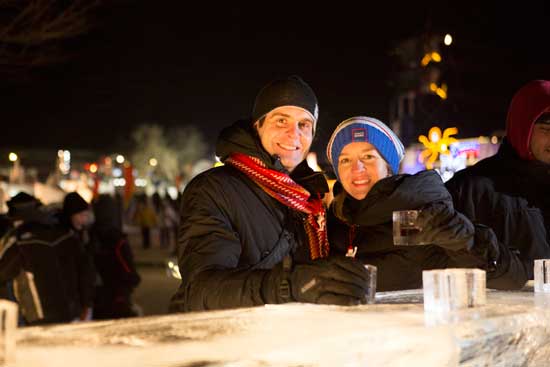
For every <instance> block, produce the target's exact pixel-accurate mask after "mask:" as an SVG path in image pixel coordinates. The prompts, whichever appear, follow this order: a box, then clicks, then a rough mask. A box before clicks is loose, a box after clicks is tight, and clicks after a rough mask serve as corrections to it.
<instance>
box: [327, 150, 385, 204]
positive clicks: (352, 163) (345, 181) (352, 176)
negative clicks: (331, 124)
mask: <svg viewBox="0 0 550 367" xmlns="http://www.w3.org/2000/svg"><path fill="white" fill-rule="evenodd" d="M389 174H390V172H389V169H388V164H387V163H386V161H385V160H384V158H382V156H381V155H380V153H378V151H377V150H376V148H375V147H374V146H373V145H372V144H370V143H366V142H355V143H350V144H348V145H346V146H345V147H344V149H342V152H341V153H340V156H339V157H338V177H339V178H340V183H341V184H342V186H343V187H344V190H346V192H347V193H348V194H350V195H351V196H352V197H353V198H354V199H356V200H363V199H364V198H365V197H366V196H367V194H368V193H369V191H370V190H371V189H372V187H373V186H374V184H375V183H377V182H378V181H379V180H381V179H382V178H384V177H387V176H389Z"/></svg>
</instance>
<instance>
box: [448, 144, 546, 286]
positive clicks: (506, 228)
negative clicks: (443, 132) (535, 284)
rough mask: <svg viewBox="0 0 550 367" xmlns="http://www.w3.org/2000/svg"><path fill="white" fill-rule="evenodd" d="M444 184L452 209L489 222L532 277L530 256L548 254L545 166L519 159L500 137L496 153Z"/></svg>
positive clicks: (538, 256)
mask: <svg viewBox="0 0 550 367" xmlns="http://www.w3.org/2000/svg"><path fill="white" fill-rule="evenodd" d="M446 186H447V188H448V190H449V192H450V193H451V195H452V196H453V201H454V203H455V207H456V208H457V210H460V211H461V212H462V213H464V214H465V215H466V216H467V217H468V218H470V219H471V220H472V221H475V222H478V223H483V224H485V225H487V226H489V227H491V228H492V229H493V230H494V231H495V234H496V235H497V237H498V239H499V240H500V241H501V242H503V243H505V244H507V245H508V246H509V247H511V248H514V249H515V250H516V251H517V252H518V256H519V257H520V259H521V260H522V261H523V263H524V265H525V268H526V269H527V272H528V276H529V278H530V279H533V260H535V259H547V258H549V257H550V167H548V166H547V165H544V164H543V163H540V162H537V161H524V160H520V159H519V157H518V155H517V154H516V153H515V151H514V150H513V149H512V147H511V146H510V145H509V144H508V143H507V142H504V143H503V144H502V146H501V147H500V149H499V151H498V153H497V154H496V155H494V156H493V157H490V158H487V159H484V160H482V161H480V162H479V163H477V164H476V165H474V166H472V167H470V168H467V169H465V170H463V171H459V172H457V173H456V174H455V176H454V177H453V178H452V179H451V180H450V181H448V182H447V183H446Z"/></svg>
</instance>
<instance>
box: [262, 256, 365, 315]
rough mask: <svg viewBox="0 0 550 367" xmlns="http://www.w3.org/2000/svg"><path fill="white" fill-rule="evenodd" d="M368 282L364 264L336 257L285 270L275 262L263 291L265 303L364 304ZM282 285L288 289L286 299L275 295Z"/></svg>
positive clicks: (348, 258) (351, 259)
mask: <svg viewBox="0 0 550 367" xmlns="http://www.w3.org/2000/svg"><path fill="white" fill-rule="evenodd" d="M281 285H283V287H281ZM367 285H368V272H367V270H366V269H365V266H364V265H363V264H362V263H361V262H360V261H358V260H355V259H353V258H350V257H343V256H341V257H340V256H339V257H329V258H327V259H319V260H314V261H311V262H308V263H305V264H297V265H295V266H294V267H293V268H292V269H289V270H287V271H286V272H285V271H283V269H282V265H278V266H277V267H275V268H274V269H272V270H271V274H269V276H268V277H266V279H265V280H264V291H263V293H264V295H266V296H265V297H264V298H266V302H268V303H269V302H270V301H272V302H273V300H277V303H278V302H284V301H297V302H307V303H319V304H335V305H344V306H348V305H356V304H360V303H366V293H367ZM282 288H288V293H289V294H288V299H286V300H285V299H284V298H283V299H281V297H278V296H274V294H276V293H277V292H280V290H281V289H282ZM274 292H275V293H274ZM270 295H271V296H270Z"/></svg>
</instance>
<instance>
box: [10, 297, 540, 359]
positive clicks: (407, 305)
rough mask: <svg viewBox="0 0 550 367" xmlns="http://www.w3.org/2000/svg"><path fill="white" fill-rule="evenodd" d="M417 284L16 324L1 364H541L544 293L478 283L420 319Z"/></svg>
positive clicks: (421, 309) (420, 300)
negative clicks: (12, 360) (350, 299)
mask: <svg viewBox="0 0 550 367" xmlns="http://www.w3.org/2000/svg"><path fill="white" fill-rule="evenodd" d="M422 293H423V291H422V290H421V289H419V290H407V291H396V292H378V293H377V294H376V304H368V305H358V306H350V307H341V306H328V305H311V304H299V303H290V304H282V305H266V306H260V307H251V308H241V309H233V310H224V311H209V312H195V313H187V314H173V315H166V316H155V317H141V318H129V319H121V320H113V321H100V322H90V323H77V324H66V325H54V326H44V327H38V326H36V327H24V328H19V329H18V330H17V343H18V345H17V364H16V365H15V366H10V367H28V366H40V367H75V366H78V367H98V366H101V367H120V366H132V367H152V366H154V367H161V366H166V367H198V366H204V367H222V366H223V367H271V366H277V367H279V366H291V367H298V366H308V367H313V366H322V367H324V366H331V367H333V366H345V367H355V366H357V367H358V366H403V367H412V366H422V367H431V366H434V367H456V366H461V367H479V366H522V367H524V366H548V360H550V328H549V327H548V325H550V309H549V308H547V307H543V305H542V304H541V306H537V300H536V299H534V298H537V297H538V298H541V297H539V296H542V298H541V299H546V298H550V297H545V296H550V294H545V293H539V294H533V292H532V290H531V289H528V290H526V291H517V292H512V291H510V292H503V291H493V290H488V292H487V296H486V297H487V303H486V305H485V306H484V307H479V308H467V309H461V310H457V311H452V312H448V313H438V314H437V313H433V314H437V315H436V316H438V317H436V318H435V319H433V320H428V321H429V322H426V316H428V315H429V313H427V312H425V311H424V309H423V305H422Z"/></svg>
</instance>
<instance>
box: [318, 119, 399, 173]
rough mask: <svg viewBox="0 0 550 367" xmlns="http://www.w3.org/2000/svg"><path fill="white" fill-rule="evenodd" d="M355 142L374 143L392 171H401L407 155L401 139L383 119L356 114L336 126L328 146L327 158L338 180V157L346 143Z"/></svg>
mask: <svg viewBox="0 0 550 367" xmlns="http://www.w3.org/2000/svg"><path fill="white" fill-rule="evenodd" d="M355 142H366V143H370V144H372V145H373V146H374V147H375V148H376V149H377V150H378V152H379V153H380V155H381V156H382V158H384V160H385V161H386V162H387V163H388V165H389V166H390V167H391V170H392V173H394V174H396V173H397V172H398V171H399V163H401V161H402V160H403V156H404V155H405V148H404V147H403V143H401V140H399V138H398V137H397V135H395V133H394V132H393V131H392V130H391V129H390V128H389V127H388V126H386V124H384V123H383V122H382V121H379V120H377V119H375V118H372V117H365V116H356V117H352V118H349V119H347V120H345V121H343V122H342V123H340V125H338V126H337V127H336V129H335V130H334V132H333V133H332V136H331V137H330V140H329V143H328V146H327V158H328V160H329V162H330V163H331V164H332V167H333V168H334V173H335V174H336V178H337V179H338V180H340V177H339V176H338V157H339V156H340V153H341V152H342V150H343V149H344V147H345V146H346V145H348V144H350V143H355Z"/></svg>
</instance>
